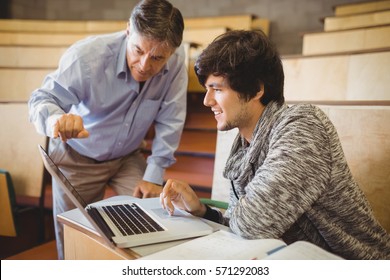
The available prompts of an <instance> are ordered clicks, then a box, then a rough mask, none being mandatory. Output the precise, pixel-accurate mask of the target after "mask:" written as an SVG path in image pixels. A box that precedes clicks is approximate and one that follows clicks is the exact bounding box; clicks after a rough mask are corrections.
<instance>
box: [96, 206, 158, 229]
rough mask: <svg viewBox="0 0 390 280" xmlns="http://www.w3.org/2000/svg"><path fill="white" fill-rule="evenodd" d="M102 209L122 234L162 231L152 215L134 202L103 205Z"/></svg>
mask: <svg viewBox="0 0 390 280" xmlns="http://www.w3.org/2000/svg"><path fill="white" fill-rule="evenodd" d="M102 209H103V210H104V212H105V213H106V214H107V215H108V216H109V217H110V219H111V220H112V221H113V223H114V224H115V225H116V227H117V228H118V229H119V231H120V232H121V233H122V234H123V235H134V234H142V233H149V232H157V231H164V229H163V228H162V227H161V226H160V225H159V224H158V223H157V222H156V221H154V220H153V218H152V217H150V216H149V215H148V214H147V213H145V211H143V210H142V209H141V208H140V207H139V206H138V205H137V204H135V203H131V204H122V205H113V206H103V207H102Z"/></svg>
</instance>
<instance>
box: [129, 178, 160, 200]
mask: <svg viewBox="0 0 390 280" xmlns="http://www.w3.org/2000/svg"><path fill="white" fill-rule="evenodd" d="M161 191H162V186H160V185H156V184H153V183H150V182H146V181H143V180H142V181H140V182H139V183H138V184H137V186H136V187H135V190H134V193H133V196H135V197H138V198H148V197H158V196H160V193H161Z"/></svg>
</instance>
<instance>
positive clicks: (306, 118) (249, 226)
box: [160, 31, 390, 259]
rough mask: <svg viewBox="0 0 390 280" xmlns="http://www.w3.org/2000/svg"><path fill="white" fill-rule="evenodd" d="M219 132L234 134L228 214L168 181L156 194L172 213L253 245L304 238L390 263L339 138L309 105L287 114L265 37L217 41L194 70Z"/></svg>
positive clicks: (232, 35)
mask: <svg viewBox="0 0 390 280" xmlns="http://www.w3.org/2000/svg"><path fill="white" fill-rule="evenodd" d="M195 72H196V74H197V76H198V79H199V82H200V83H201V84H202V85H204V86H205V88H206V90H207V92H206V95H205V97H204V105H205V106H207V107H210V109H211V111H212V112H213V113H214V115H215V119H216V121H217V128H218V130H221V131H226V130H230V129H233V128H238V131H239V134H238V135H237V137H236V139H235V141H234V143H233V146H232V149H231V152H230V155H229V157H228V159H227V162H226V166H225V169H224V172H223V175H224V177H225V178H227V179H229V180H230V181H231V189H230V202H229V207H228V209H227V211H226V213H225V214H224V215H222V214H221V212H219V211H218V210H216V209H211V208H210V207H208V206H206V205H204V204H202V203H201V202H200V200H199V199H198V197H197V196H196V194H195V192H194V191H193V190H192V189H191V187H190V186H189V185H188V184H187V183H185V182H182V181H178V180H175V179H169V180H168V181H167V183H166V184H165V186H164V189H163V192H162V193H161V195H160V199H161V204H162V206H163V208H165V209H167V210H168V211H169V212H170V213H171V214H172V213H173V212H172V211H173V209H174V208H175V207H178V208H181V209H184V210H186V211H188V212H190V213H192V214H193V215H195V216H199V217H204V218H206V219H209V220H212V221H215V222H219V223H222V224H225V225H228V226H229V227H230V228H231V230H232V231H233V232H234V233H236V234H238V235H240V236H242V237H244V238H248V239H257V238H281V239H283V240H284V241H285V242H286V243H292V242H294V241H297V240H307V241H309V242H312V243H314V244H316V245H318V246H320V247H322V248H324V249H326V250H328V251H330V252H332V253H335V254H337V255H339V256H341V257H343V258H346V259H389V258H390V236H389V235H388V234H387V233H386V231H385V230H384V229H383V228H382V227H381V226H380V224H379V223H378V221H377V220H376V219H375V217H374V216H373V213H372V211H371V208H370V205H369V204H368V202H367V200H366V198H365V196H364V194H363V193H362V191H361V190H360V188H359V186H358V185H357V183H356V182H355V180H354V179H353V177H352V174H351V172H350V170H349V168H348V165H347V162H346V159H345V157H344V154H343V151H342V147H341V144H340V141H339V139H338V136H337V132H336V130H335V128H334V126H333V125H332V123H331V122H330V120H329V119H328V118H327V116H326V115H325V114H324V113H323V112H322V111H321V110H320V109H319V108H317V107H315V106H312V105H306V104H301V105H295V106H288V105H287V104H286V103H285V100H284V96H283V83H284V74H283V67H282V62H281V60H280V57H279V54H278V52H277V50H276V48H275V47H274V46H273V45H272V43H271V42H270V41H269V40H268V39H267V37H266V36H265V35H264V33H262V32H261V31H231V32H227V33H225V34H223V35H221V36H220V37H218V38H217V39H216V40H215V41H214V42H213V43H211V44H210V45H209V46H208V47H207V48H206V49H205V50H204V51H203V52H202V54H201V55H200V56H199V58H198V59H197V61H196V64H195Z"/></svg>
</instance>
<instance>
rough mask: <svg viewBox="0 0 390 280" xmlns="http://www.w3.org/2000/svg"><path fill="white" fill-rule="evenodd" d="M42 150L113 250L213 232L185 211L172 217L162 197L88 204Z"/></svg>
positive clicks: (49, 166) (48, 165)
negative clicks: (159, 199)
mask: <svg viewBox="0 0 390 280" xmlns="http://www.w3.org/2000/svg"><path fill="white" fill-rule="evenodd" d="M38 148H39V151H40V154H41V156H42V160H43V163H44V165H45V167H46V169H47V170H48V172H49V173H50V174H51V176H53V177H54V178H55V179H57V181H58V182H59V185H60V186H61V187H62V188H63V190H64V192H65V193H66V194H67V195H68V196H69V198H70V199H71V200H72V202H73V203H74V204H75V206H76V207H77V208H78V209H80V211H81V213H82V214H83V215H84V216H85V217H86V218H87V220H88V221H89V222H90V223H91V225H92V226H93V227H94V229H95V230H96V232H97V233H98V234H99V235H101V236H102V237H103V239H104V240H105V241H106V243H107V245H109V246H111V247H114V246H117V247H119V248H129V247H134V246H140V245H148V244H154V243H160V242H167V241H173V240H179V239H186V238H193V237H198V236H202V235H207V234H210V233H212V232H213V229H212V227H211V226H209V225H208V224H207V223H205V222H203V221H202V220H201V219H199V218H197V217H194V216H192V215H191V214H189V213H187V212H185V211H181V210H179V209H176V210H175V212H174V214H173V215H172V216H170V215H169V214H168V213H167V212H166V210H164V209H162V207H161V206H160V205H159V203H156V202H157V200H158V198H150V199H149V198H147V199H136V198H135V199H129V200H125V201H122V200H121V201H117V200H114V201H104V200H103V201H100V202H96V203H91V204H87V203H86V202H85V201H84V200H83V198H82V197H81V195H80V194H79V193H78V192H77V190H76V189H75V188H74V187H73V186H72V184H71V183H70V182H69V180H68V179H67V178H66V177H65V176H64V174H63V173H62V172H61V171H60V169H59V168H58V166H57V165H56V164H55V163H54V162H53V160H52V159H51V158H50V157H49V155H48V154H47V153H46V151H45V150H44V149H43V148H42V146H40V145H38Z"/></svg>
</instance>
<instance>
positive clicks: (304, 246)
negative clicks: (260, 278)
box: [264, 241, 343, 260]
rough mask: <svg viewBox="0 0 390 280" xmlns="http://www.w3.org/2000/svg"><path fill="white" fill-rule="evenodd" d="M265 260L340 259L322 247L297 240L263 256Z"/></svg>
mask: <svg viewBox="0 0 390 280" xmlns="http://www.w3.org/2000/svg"><path fill="white" fill-rule="evenodd" d="M264 259H267V260H342V259H343V258H341V257H339V256H336V255H334V254H332V253H329V252H328V251H325V250H324V249H322V248H320V247H318V246H316V245H314V244H312V243H309V242H306V241H297V242H294V243H292V244H290V245H288V246H287V247H285V248H283V249H281V250H278V251H276V252H274V253H273V254H271V255H269V256H267V257H265V258H264Z"/></svg>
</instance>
